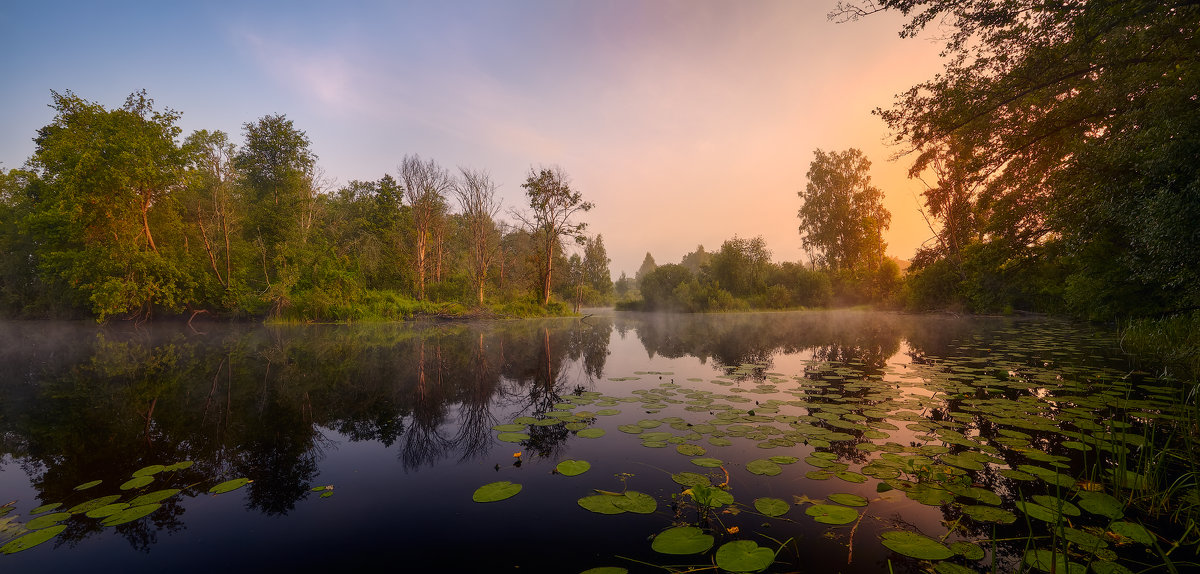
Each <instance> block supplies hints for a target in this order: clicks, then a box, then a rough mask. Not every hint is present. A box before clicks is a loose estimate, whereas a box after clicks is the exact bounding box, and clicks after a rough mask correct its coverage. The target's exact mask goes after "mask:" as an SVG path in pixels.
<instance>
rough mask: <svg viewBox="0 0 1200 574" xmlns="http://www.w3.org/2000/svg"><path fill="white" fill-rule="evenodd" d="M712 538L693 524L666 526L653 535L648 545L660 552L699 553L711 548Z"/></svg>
mask: <svg viewBox="0 0 1200 574" xmlns="http://www.w3.org/2000/svg"><path fill="white" fill-rule="evenodd" d="M713 542H714V539H713V537H712V536H711V535H708V534H705V533H704V531H703V530H700V529H699V528H696V527H695V526H676V527H674V528H668V529H666V530H664V531H662V532H660V533H658V536H655V537H654V541H653V542H651V543H650V547H651V548H653V549H654V551H655V552H658V553H660V554H699V553H701V552H705V551H707V550H708V549H709V548H712V546H713Z"/></svg>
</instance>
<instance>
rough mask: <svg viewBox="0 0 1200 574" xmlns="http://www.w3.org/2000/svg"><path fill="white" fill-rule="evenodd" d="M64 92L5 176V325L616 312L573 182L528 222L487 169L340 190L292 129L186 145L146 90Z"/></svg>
mask: <svg viewBox="0 0 1200 574" xmlns="http://www.w3.org/2000/svg"><path fill="white" fill-rule="evenodd" d="M52 94H53V108H54V109H55V110H56V112H57V114H56V116H55V118H54V120H53V122H52V123H50V124H49V125H47V126H45V127H43V128H41V129H39V130H38V133H37V136H36V137H35V138H34V141H35V143H36V145H37V147H36V151H35V152H34V154H33V156H32V157H31V158H29V160H28V162H27V163H26V164H25V166H24V167H23V168H22V169H12V170H8V171H7V172H4V171H0V316H8V317H94V318H96V319H97V320H101V321H103V320H106V319H108V318H112V317H117V318H134V319H146V318H149V317H151V316H163V315H183V316H191V315H193V314H195V313H200V312H208V313H212V314H217V315H225V316H253V317H271V318H275V319H279V320H290V321H328V320H336V321H346V320H363V319H403V318H409V317H412V316H413V315H414V314H436V313H450V314H463V313H468V312H473V310H478V309H487V310H489V311H491V312H497V311H498V312H501V313H510V314H517V315H531V314H547V313H562V312H566V311H567V307H566V305H565V304H564V302H566V303H573V304H581V303H582V304H599V303H605V302H609V301H610V300H611V297H612V280H611V279H610V275H609V271H608V264H609V260H608V256H607V253H606V252H605V247H604V240H603V238H602V237H600V236H598V235H597V236H588V235H586V234H585V227H586V224H584V223H582V222H579V221H577V220H576V217H577V216H578V215H579V214H581V213H582V212H585V211H587V210H589V209H591V207H592V204H590V203H588V202H585V201H583V198H582V196H581V195H580V193H579V192H578V191H575V190H573V189H571V187H570V182H569V180H568V178H567V176H566V174H565V173H563V172H562V171H561V170H560V169H558V168H540V169H531V170H530V173H529V177H528V179H527V180H526V181H525V183H524V184H523V185H522V187H523V188H524V189H525V191H526V196H527V198H528V200H529V205H528V208H527V209H526V210H524V211H513V212H512V213H513V214H514V216H515V217H516V218H517V219H518V222H517V224H511V223H508V222H504V221H500V220H499V219H497V215H498V214H499V211H500V201H499V198H498V197H496V195H495V188H496V186H495V184H494V183H493V182H492V180H491V178H490V177H489V176H488V174H487V173H486V172H484V171H481V170H475V169H468V168H459V169H458V170H457V172H451V171H450V170H448V169H446V168H443V167H441V166H440V165H438V164H437V163H436V162H435V161H433V160H423V159H421V158H420V157H419V156H416V155H408V156H404V157H403V158H401V159H399V165H398V167H397V172H396V175H395V177H393V175H391V174H387V175H384V176H382V177H381V178H380V179H379V180H376V181H351V182H349V183H348V184H346V185H345V186H341V187H337V188H335V187H334V186H333V185H332V184H331V183H330V182H329V181H328V180H327V179H326V178H324V177H323V175H322V171H321V169H320V168H319V166H318V165H317V158H316V156H315V155H314V154H313V153H312V151H311V150H310V142H309V140H308V138H307V136H306V135H305V133H304V132H303V131H302V130H299V129H297V128H296V127H295V126H294V125H293V124H292V122H291V120H288V119H287V118H286V117H284V116H282V115H271V116H264V117H262V118H260V119H259V120H257V121H254V122H249V123H246V124H245V125H244V126H243V139H244V142H243V143H242V144H241V145H240V146H237V145H235V144H234V143H233V142H232V141H231V140H230V138H229V136H228V135H227V134H225V133H223V132H220V131H214V132H209V131H207V130H199V131H196V132H194V133H192V134H190V135H188V136H187V137H186V138H184V139H183V140H182V141H180V139H179V138H180V135H181V130H180V128H179V127H177V126H176V122H177V120H178V119H179V115H180V114H179V113H178V112H175V111H172V110H169V109H167V110H158V109H155V107H154V102H153V100H151V99H149V98H148V97H147V96H146V93H145V92H144V91H142V92H137V93H134V94H132V95H130V96H129V98H128V99H127V100H126V101H125V104H124V105H123V106H122V107H120V108H117V109H106V108H105V107H104V106H102V105H100V104H97V103H94V102H90V101H87V100H84V99H82V98H80V97H78V96H76V95H74V94H72V93H70V92H67V93H65V94H60V93H52ZM452 201H453V207H452ZM455 208H457V209H455ZM565 239H572V240H574V241H572V242H571V244H574V245H577V246H578V249H575V250H574V251H575V253H573V254H570V256H569V257H568V256H567V252H566V251H565V250H564V244H565V242H564V240H565ZM552 293H555V294H557V295H558V297H559V298H560V299H561V302H552V301H551V294H552Z"/></svg>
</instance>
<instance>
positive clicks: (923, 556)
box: [883, 530, 954, 560]
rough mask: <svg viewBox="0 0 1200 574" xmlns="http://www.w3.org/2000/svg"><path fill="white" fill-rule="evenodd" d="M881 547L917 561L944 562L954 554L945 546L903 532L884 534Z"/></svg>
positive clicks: (911, 533)
mask: <svg viewBox="0 0 1200 574" xmlns="http://www.w3.org/2000/svg"><path fill="white" fill-rule="evenodd" d="M883 545H884V546H886V547H888V548H889V549H891V550H892V551H894V552H896V553H898V554H903V555H904V556H908V557H909V558H916V559H918V560H945V559H947V558H949V557H951V556H954V552H953V551H951V550H950V549H949V548H947V547H946V545H945V544H942V543H941V542H938V541H937V540H934V539H932V538H930V537H928V536H922V535H920V534H917V533H916V532H908V531H905V530H894V531H891V532H884V533H883Z"/></svg>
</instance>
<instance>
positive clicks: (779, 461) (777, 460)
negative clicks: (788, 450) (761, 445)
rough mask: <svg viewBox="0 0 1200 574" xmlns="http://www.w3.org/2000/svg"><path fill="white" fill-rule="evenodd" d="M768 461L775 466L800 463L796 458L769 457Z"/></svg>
mask: <svg viewBox="0 0 1200 574" xmlns="http://www.w3.org/2000/svg"><path fill="white" fill-rule="evenodd" d="M767 460H769V461H771V462H773V463H775V464H793V463H795V462H797V461H799V460H800V459H799V458H796V457H794V456H772V457H768V458H767Z"/></svg>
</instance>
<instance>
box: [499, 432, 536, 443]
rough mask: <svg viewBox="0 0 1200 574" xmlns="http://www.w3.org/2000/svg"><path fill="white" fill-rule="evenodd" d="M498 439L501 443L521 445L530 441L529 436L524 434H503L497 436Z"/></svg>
mask: <svg viewBox="0 0 1200 574" xmlns="http://www.w3.org/2000/svg"><path fill="white" fill-rule="evenodd" d="M496 438H497V439H499V440H500V441H501V442H511V443H519V442H521V441H523V440H529V435H527V434H525V433H523V432H502V433H500V434H498V435H496Z"/></svg>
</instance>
